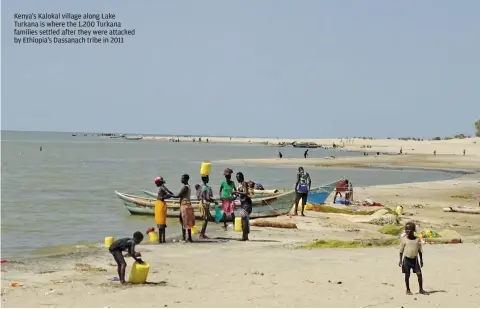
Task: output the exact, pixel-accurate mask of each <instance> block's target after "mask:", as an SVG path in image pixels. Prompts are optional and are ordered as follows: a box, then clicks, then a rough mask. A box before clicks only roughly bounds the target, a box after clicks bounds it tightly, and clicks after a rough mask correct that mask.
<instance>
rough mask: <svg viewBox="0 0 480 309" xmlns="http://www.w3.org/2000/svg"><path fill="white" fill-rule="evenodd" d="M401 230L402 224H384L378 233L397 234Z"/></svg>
mask: <svg viewBox="0 0 480 309" xmlns="http://www.w3.org/2000/svg"><path fill="white" fill-rule="evenodd" d="M402 231H403V225H397V224H386V225H384V226H383V227H382V228H381V229H380V233H382V234H387V235H393V236H397V235H398V234H400V233H401V232H402Z"/></svg>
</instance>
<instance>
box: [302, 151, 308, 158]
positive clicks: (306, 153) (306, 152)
mask: <svg viewBox="0 0 480 309" xmlns="http://www.w3.org/2000/svg"><path fill="white" fill-rule="evenodd" d="M307 156H308V149H307V150H305V152H304V153H303V157H304V158H305V159H306V158H307Z"/></svg>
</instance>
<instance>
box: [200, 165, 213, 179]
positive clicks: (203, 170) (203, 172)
mask: <svg viewBox="0 0 480 309" xmlns="http://www.w3.org/2000/svg"><path fill="white" fill-rule="evenodd" d="M211 168H212V163H210V162H203V163H202V166H200V175H202V176H209V175H210V169H211Z"/></svg>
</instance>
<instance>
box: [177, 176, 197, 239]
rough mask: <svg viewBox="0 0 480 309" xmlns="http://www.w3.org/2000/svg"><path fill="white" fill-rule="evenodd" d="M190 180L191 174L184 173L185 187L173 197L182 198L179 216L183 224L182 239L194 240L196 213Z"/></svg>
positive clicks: (183, 182)
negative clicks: (193, 230) (193, 228)
mask: <svg viewBox="0 0 480 309" xmlns="http://www.w3.org/2000/svg"><path fill="white" fill-rule="evenodd" d="M189 180H190V176H188V175H187V174H183V175H182V177H181V179H180V181H181V183H182V184H183V187H182V188H181V189H180V192H179V193H178V194H177V195H174V196H173V197H174V198H179V199H180V215H179V216H178V219H179V220H180V225H181V226H182V240H183V241H188V242H193V240H192V227H193V226H194V225H195V213H194V209H193V207H192V202H191V200H190V195H191V194H192V189H191V188H190V185H189V184H188V181H189ZM186 232H188V239H185V238H186Z"/></svg>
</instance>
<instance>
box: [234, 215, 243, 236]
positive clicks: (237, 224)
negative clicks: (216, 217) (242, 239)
mask: <svg viewBox="0 0 480 309" xmlns="http://www.w3.org/2000/svg"><path fill="white" fill-rule="evenodd" d="M234 231H235V232H241V231H242V218H241V217H235V228H234Z"/></svg>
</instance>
